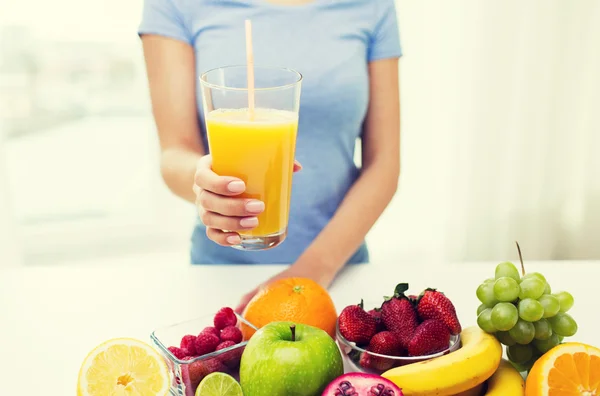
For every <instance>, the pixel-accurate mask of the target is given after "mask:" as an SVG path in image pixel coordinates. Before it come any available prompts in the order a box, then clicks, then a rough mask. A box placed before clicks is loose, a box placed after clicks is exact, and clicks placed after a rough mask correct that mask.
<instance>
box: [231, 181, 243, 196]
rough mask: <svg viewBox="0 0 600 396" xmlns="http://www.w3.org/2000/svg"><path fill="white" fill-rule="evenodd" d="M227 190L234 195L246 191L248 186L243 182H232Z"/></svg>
mask: <svg viewBox="0 0 600 396" xmlns="http://www.w3.org/2000/svg"><path fill="white" fill-rule="evenodd" d="M227 189H228V190H229V191H231V192H232V193H241V192H243V191H244V190H245V189H246V185H245V184H244V182H243V181H238V180H236V181H232V182H231V183H229V184H228V185H227Z"/></svg>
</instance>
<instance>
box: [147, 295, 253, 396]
mask: <svg viewBox="0 0 600 396" xmlns="http://www.w3.org/2000/svg"><path fill="white" fill-rule="evenodd" d="M242 323H244V324H246V325H247V326H250V327H252V328H254V329H255V330H257V328H256V326H254V325H253V324H252V323H249V322H248V321H247V320H246V319H244V318H243V317H242V316H241V315H238V314H237V313H235V312H234V311H233V310H232V309H231V308H229V307H224V308H221V309H220V310H219V311H218V312H216V313H214V314H211V315H207V316H203V317H200V318H197V319H193V320H189V321H186V322H182V323H177V324H174V325H171V326H167V327H163V328H160V329H156V330H155V331H153V332H152V334H151V335H150V338H151V339H152V342H153V343H154V345H155V346H156V348H157V349H158V351H159V352H160V353H161V354H162V356H163V358H164V359H165V361H166V362H167V366H168V367H169V369H170V371H171V379H172V382H171V393H172V394H174V395H180V396H194V394H195V392H196V388H197V387H198V384H199V383H200V381H202V379H203V378H204V377H206V376H207V375H208V374H210V373H214V372H223V373H227V374H230V375H232V376H234V377H236V378H237V376H238V370H239V365H240V359H241V357H242V353H243V351H244V348H245V347H246V344H247V341H246V340H244V339H243V336H242V331H241V329H240V326H241V324H242Z"/></svg>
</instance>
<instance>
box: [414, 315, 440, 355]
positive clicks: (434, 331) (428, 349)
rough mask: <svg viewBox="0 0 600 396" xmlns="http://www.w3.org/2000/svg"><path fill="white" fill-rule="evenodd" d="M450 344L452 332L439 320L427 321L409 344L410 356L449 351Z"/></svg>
mask: <svg viewBox="0 0 600 396" xmlns="http://www.w3.org/2000/svg"><path fill="white" fill-rule="evenodd" d="M449 344H450V330H448V327H447V326H446V325H445V324H444V322H441V321H439V320H437V319H427V320H426V321H424V322H423V323H421V324H420V325H419V327H417V330H416V331H415V335H414V336H413V337H412V339H411V340H410V343H409V344H408V354H409V355H410V356H423V355H431V354H432V353H436V352H441V351H443V350H444V349H447V348H448V346H449Z"/></svg>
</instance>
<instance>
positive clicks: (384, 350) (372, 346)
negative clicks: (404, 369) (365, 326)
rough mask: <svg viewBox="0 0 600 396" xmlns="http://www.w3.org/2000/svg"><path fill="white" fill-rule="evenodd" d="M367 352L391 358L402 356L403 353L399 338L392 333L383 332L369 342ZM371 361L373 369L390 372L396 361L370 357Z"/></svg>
mask: <svg viewBox="0 0 600 396" xmlns="http://www.w3.org/2000/svg"><path fill="white" fill-rule="evenodd" d="M367 351H369V352H373V353H377V354H379V355H389V356H401V355H402V352H403V351H402V347H401V346H400V340H399V338H398V336H397V335H396V334H394V333H392V332H391V331H382V332H379V333H377V334H375V335H374V336H373V338H371V341H370V342H369V346H368V347H367ZM369 361H370V365H371V368H373V369H375V370H379V371H385V370H389V369H391V368H392V366H393V365H394V359H389V358H384V357H381V356H375V355H371V356H369Z"/></svg>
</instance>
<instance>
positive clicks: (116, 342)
mask: <svg viewBox="0 0 600 396" xmlns="http://www.w3.org/2000/svg"><path fill="white" fill-rule="evenodd" d="M170 382H171V381H170V376H169V371H168V369H167V365H166V363H165V361H164V360H163V358H162V357H161V355H160V354H159V353H158V352H157V351H155V350H154V349H153V348H152V347H151V346H150V345H148V344H146V343H145V342H142V341H139V340H135V339H132V338H115V339H111V340H108V341H106V342H104V343H102V344H100V345H98V346H97V347H96V348H94V349H93V350H92V351H91V352H90V353H89V354H88V355H87V357H86V358H85V360H84V361H83V363H82V365H81V369H80V370H79V378H78V381H77V395H78V396H107V395H115V396H121V395H122V396H126V395H156V396H164V395H167V394H168V392H169V385H170Z"/></svg>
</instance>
